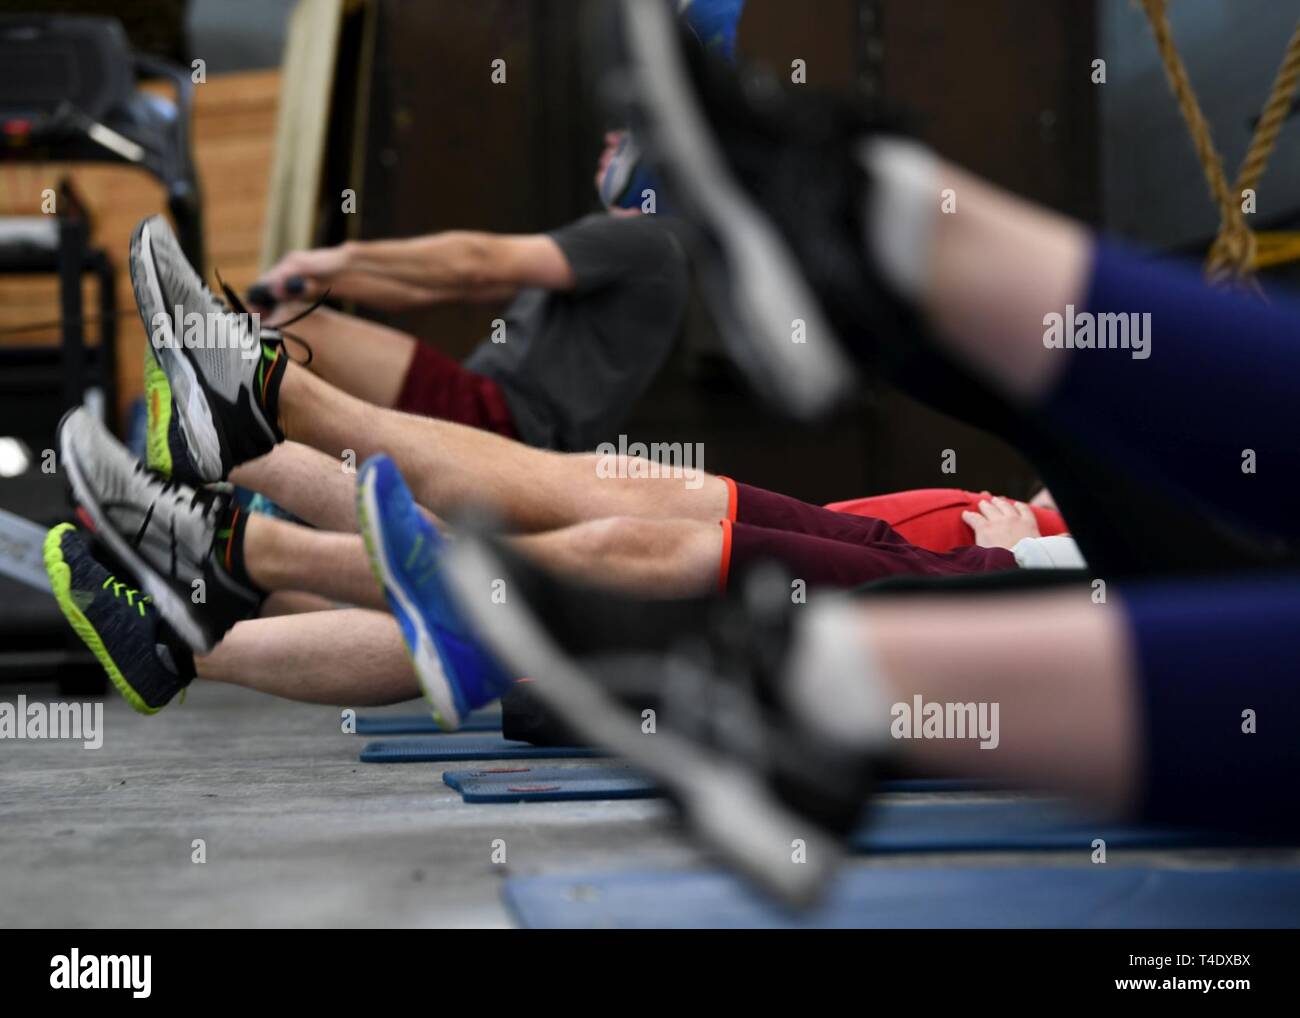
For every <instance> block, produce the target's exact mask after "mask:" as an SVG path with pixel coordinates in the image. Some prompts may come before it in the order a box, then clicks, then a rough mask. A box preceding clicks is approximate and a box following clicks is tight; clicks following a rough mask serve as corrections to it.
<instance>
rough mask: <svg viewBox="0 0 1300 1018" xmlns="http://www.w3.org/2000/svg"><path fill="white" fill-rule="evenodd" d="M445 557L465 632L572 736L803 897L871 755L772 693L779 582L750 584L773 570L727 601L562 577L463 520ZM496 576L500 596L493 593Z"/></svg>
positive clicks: (729, 856) (854, 818)
mask: <svg viewBox="0 0 1300 1018" xmlns="http://www.w3.org/2000/svg"><path fill="white" fill-rule="evenodd" d="M446 562H447V575H448V578H449V582H450V584H451V587H452V589H453V591H454V593H455V594H456V596H457V599H458V601H459V604H460V608H461V610H462V612H463V613H464V614H465V616H466V617H467V618H468V619H469V620H470V621H471V622H472V623H473V624H474V625H475V626H476V628H477V630H478V635H479V637H480V638H481V639H482V640H483V641H484V642H485V643H486V644H487V645H488V646H489V647H490V648H491V649H492V651H493V653H494V654H495V655H496V656H497V657H498V659H499V660H500V661H501V662H502V663H503V664H504V665H506V666H507V667H508V668H510V669H512V670H513V671H515V672H516V673H518V674H523V675H527V676H529V677H530V678H531V679H532V680H533V681H532V682H531V683H530V684H529V689H530V691H531V692H532V693H533V694H535V695H536V697H537V698H538V699H539V700H541V701H542V702H544V703H545V704H546V705H547V706H548V707H549V708H550V709H552V710H554V711H555V712H556V713H557V714H558V715H559V716H560V717H562V718H563V719H564V722H565V723H566V724H567V725H568V726H569V727H570V728H571V729H572V730H573V731H574V733H575V734H577V735H578V736H579V737H580V738H581V739H582V740H583V741H585V742H589V743H592V744H595V745H599V746H603V747H604V748H606V749H608V750H610V751H611V752H613V753H614V754H616V755H618V756H619V757H621V758H623V759H625V760H626V761H627V762H628V763H630V764H632V765H633V766H635V767H637V768H638V769H640V770H642V771H644V772H645V773H647V774H648V775H650V776H652V777H653V778H654V779H655V780H656V782H657V783H658V784H659V785H660V786H661V787H663V788H664V789H665V792H666V794H667V795H668V797H669V798H670V799H671V800H672V801H673V802H674V803H675V804H676V805H677V806H678V808H679V809H680V811H681V813H682V816H683V818H684V820H685V823H686V825H687V827H688V828H689V829H690V830H691V831H692V832H693V833H694V834H695V835H696V836H698V837H699V838H701V840H702V841H703V842H704V843H705V844H706V845H707V846H708V847H709V848H710V849H711V850H713V851H714V852H716V853H717V854H719V855H720V856H721V857H722V858H724V859H725V860H726V861H727V862H729V863H730V864H731V865H733V866H735V867H737V869H739V870H740V871H741V872H743V873H744V874H746V875H747V876H748V877H750V878H751V879H753V880H754V881H755V882H756V883H758V884H759V885H760V886H761V887H763V888H764V889H765V890H767V891H768V892H770V893H773V894H775V895H777V896H778V897H780V898H782V899H784V900H785V901H787V902H790V903H792V904H796V905H805V904H808V903H809V902H811V901H812V900H813V899H814V898H815V897H816V896H817V894H818V892H819V891H820V890H821V889H822V888H823V887H824V885H825V882H826V881H827V879H828V878H829V877H830V876H831V874H832V873H833V872H834V871H835V869H836V867H837V864H838V862H839V860H840V858H841V855H842V849H841V844H842V841H843V839H844V837H845V836H846V835H847V834H848V833H849V832H850V831H852V830H853V829H854V828H855V826H856V824H857V822H858V821H859V820H860V819H861V815H862V810H863V806H864V804H865V802H866V800H867V798H868V796H869V794H870V790H871V786H872V773H873V769H872V766H871V763H872V762H871V760H870V759H869V758H868V757H867V756H866V754H864V753H862V752H861V751H859V750H857V749H848V748H845V746H844V744H843V743H842V742H837V741H836V740H834V739H830V738H826V737H825V734H824V733H820V732H817V731H814V730H813V729H812V728H811V727H810V726H808V725H806V724H805V723H804V722H803V721H802V720H801V714H800V712H799V711H798V710H792V709H790V707H789V706H788V705H787V704H786V703H785V702H784V701H783V692H782V681H781V680H782V675H781V672H782V670H783V667H784V663H785V660H786V656H787V655H786V645H787V642H788V639H789V635H788V634H789V630H790V625H789V614H788V613H789V608H790V599H789V586H788V584H786V583H785V582H784V581H783V580H780V581H775V583H776V585H775V586H771V587H767V588H766V589H765V590H764V589H760V585H761V586H766V585H767V584H769V583H773V582H774V581H773V580H772V578H771V577H770V576H768V577H766V578H765V577H763V576H761V575H759V576H755V577H752V578H751V579H750V582H749V583H747V584H745V587H746V593H745V595H744V598H743V600H742V599H741V598H728V599H719V600H715V601H712V602H703V601H700V602H681V603H674V602H640V601H636V600H634V599H630V598H621V597H618V596H616V595H611V594H610V593H608V592H606V591H595V590H587V589H583V588H577V587H573V586H571V585H568V584H565V583H562V582H561V581H559V580H557V579H555V578H553V577H551V576H549V575H547V574H545V573H542V572H541V571H539V570H537V569H536V568H535V567H530V566H529V565H527V564H526V563H525V562H523V560H521V559H520V558H519V557H518V556H515V555H512V554H511V553H509V552H508V551H506V550H505V549H502V548H500V547H499V546H497V545H495V544H493V543H491V542H489V541H487V540H485V539H483V538H481V537H475V536H472V535H470V534H466V535H463V536H461V537H460V538H458V540H457V541H456V542H454V544H453V545H452V547H451V548H450V550H449V551H448V553H447V559H446ZM502 583H504V589H505V590H506V591H508V596H507V597H506V598H504V599H502V598H500V597H496V598H494V597H493V591H494V590H495V591H499V590H501V589H503V588H502V586H501V585H502ZM778 588H779V589H778ZM773 591H777V593H778V595H779V596H776V597H772V596H769V595H771V594H772V592H773ZM782 605H785V606H786V607H784V608H783V607H782ZM650 705H653V707H651V709H654V710H655V711H656V715H657V718H656V722H655V726H654V731H653V733H652V734H651V733H648V732H647V730H646V728H645V727H644V724H645V717H646V716H645V715H644V713H643V712H644V711H645V710H646V709H647V707H650ZM800 846H802V851H800Z"/></svg>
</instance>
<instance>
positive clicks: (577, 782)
mask: <svg viewBox="0 0 1300 1018" xmlns="http://www.w3.org/2000/svg"><path fill="white" fill-rule="evenodd" d="M442 780H443V781H445V782H446V783H447V784H448V785H450V786H451V787H452V788H454V789H455V790H456V791H458V792H460V794H461V798H462V799H464V800H465V802H578V801H584V800H593V799H653V798H655V797H656V796H658V795H659V794H660V792H659V789H658V788H657V787H656V786H655V785H654V783H653V782H652V781H650V780H649V779H647V778H644V777H642V776H641V775H640V774H639V773H637V772H636V771H634V770H632V769H631V768H630V767H626V766H620V765H617V764H612V765H608V766H598V767H512V768H505V769H500V768H498V769H485V770H473V771H444V772H443V775H442ZM986 787H988V786H986V785H982V784H980V783H978V782H972V781H958V780H950V779H944V778H905V779H900V780H897V781H886V782H883V783H882V784H881V786H880V789H881V791H884V792H969V791H978V790H981V789H984V788H986Z"/></svg>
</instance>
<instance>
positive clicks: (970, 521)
mask: <svg viewBox="0 0 1300 1018" xmlns="http://www.w3.org/2000/svg"><path fill="white" fill-rule="evenodd" d="M961 521H962V522H963V523H965V524H966V526H968V527H970V528H971V530H978V529H979V528H980V527H982V526H984V524H985V522H986V521H985V519H984V517H983V516H981V515H980V514H979V513H977V512H974V511H972V510H970V509H964V510H962V514H961Z"/></svg>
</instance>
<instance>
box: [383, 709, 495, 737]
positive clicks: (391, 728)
mask: <svg viewBox="0 0 1300 1018" xmlns="http://www.w3.org/2000/svg"><path fill="white" fill-rule="evenodd" d="M456 731H458V732H499V731H501V714H500V712H498V711H494V710H483V711H474V713H472V714H471V715H470V716H469V717H467V718H466V719H465V720H464V721H462V722H461V725H460V728H458V729H457V730H456ZM357 734H358V735H452V734H454V733H452V732H444V731H443V730H442V729H441V728H439V727H438V722H436V721H434V720H433V718H432V717H430V716H429V715H428V714H392V715H383V714H358V715H357Z"/></svg>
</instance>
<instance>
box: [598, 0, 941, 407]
mask: <svg viewBox="0 0 1300 1018" xmlns="http://www.w3.org/2000/svg"><path fill="white" fill-rule="evenodd" d="M617 9H618V12H619V17H618V19H617V29H616V33H615V34H616V37H617V40H618V42H617V45H616V49H617V53H616V55H615V60H616V62H617V64H618V69H619V72H620V73H619V77H618V78H617V79H616V81H615V83H614V84H615V87H613V88H611V89H610V90H609V91H610V92H611V93H612V94H613V95H614V96H615V97H616V99H618V100H626V101H627V102H629V104H630V108H629V109H628V110H627V111H626V115H627V117H628V119H629V120H630V122H631V123H632V124H633V126H634V128H635V129H636V130H637V131H638V136H639V137H641V138H642V140H643V142H644V143H645V145H646V149H647V152H648V154H649V156H650V158H652V159H654V160H655V161H657V163H658V164H659V166H660V168H661V171H662V174H663V176H664V178H665V181H666V186H667V187H668V189H669V190H670V192H671V196H672V199H673V202H674V205H675V206H678V205H679V206H680V207H681V208H682V209H683V211H684V212H685V213H686V214H687V218H689V219H690V220H691V221H692V222H693V223H694V225H695V226H696V227H697V228H698V229H699V230H700V232H701V234H702V237H701V245H700V247H701V248H702V252H701V253H702V255H703V267H704V269H705V272H704V277H703V281H704V283H705V286H706V292H707V296H708V298H709V302H710V305H711V306H712V307H713V309H714V311H715V313H716V314H717V315H718V317H719V319H720V325H721V327H722V330H723V333H724V335H725V336H726V337H727V338H728V342H729V349H730V350H731V351H732V354H733V356H735V357H736V359H737V360H738V361H739V363H740V364H741V366H742V367H743V368H745V369H746V370H747V372H748V373H749V374H750V376H751V379H752V380H753V381H754V383H755V384H756V385H757V386H758V387H759V389H760V390H761V391H763V392H765V393H766V394H768V395H769V396H771V397H772V398H774V399H775V401H776V402H777V403H778V404H779V405H780V406H782V407H783V408H784V409H785V410H787V411H789V412H791V413H793V414H794V415H796V416H799V417H811V416H815V415H818V414H820V413H823V412H824V411H826V410H827V409H828V408H829V407H831V406H832V405H833V404H834V403H835V402H837V401H838V400H839V399H840V398H842V397H843V396H845V395H846V394H847V393H849V392H850V391H851V390H852V389H853V388H854V379H855V372H854V371H853V370H852V366H851V361H853V360H859V361H866V362H867V363H868V365H872V364H873V363H874V359H875V356H876V354H877V352H878V346H879V344H878V342H877V340H878V339H888V338H892V337H893V336H896V335H902V336H904V337H908V338H909V339H910V337H911V335H912V334H914V333H915V332H917V331H919V329H920V325H919V322H918V318H917V315H916V313H915V311H914V309H912V308H911V306H910V305H909V304H908V303H907V302H905V301H903V300H901V299H899V298H898V296H897V295H896V294H895V293H894V292H893V291H892V290H891V289H890V288H889V287H888V286H887V285H886V283H885V281H884V280H883V277H882V276H881V274H880V272H879V271H877V267H876V266H875V265H874V264H873V261H874V260H873V258H872V256H871V254H870V252H869V251H868V249H867V245H866V241H865V239H864V238H865V231H864V226H865V224H866V222H867V212H868V209H869V202H870V196H871V193H872V181H871V179H870V176H869V175H868V173H867V172H866V171H865V170H864V168H863V157H862V147H863V145H864V143H865V142H867V141H868V140H869V139H872V138H879V137H881V136H884V135H889V134H894V133H896V132H897V127H896V124H895V123H894V122H893V121H892V120H890V119H887V118H885V117H881V116H875V115H869V114H867V113H865V112H863V111H861V110H859V109H857V108H855V107H853V106H852V105H850V104H849V103H847V102H844V101H840V100H838V99H836V98H834V97H831V96H827V95H824V94H819V93H817V92H815V91H812V90H808V89H806V88H804V87H800V88H798V89H790V88H785V87H783V86H781V85H780V84H779V83H778V82H777V81H776V80H775V79H774V78H769V77H761V76H759V75H757V74H756V73H754V72H753V71H746V70H743V69H742V70H741V72H740V73H739V75H738V74H737V72H736V71H735V70H733V69H732V68H731V67H730V66H728V65H727V64H726V63H725V62H723V61H721V60H720V59H718V58H716V57H713V56H710V55H708V54H707V53H706V52H705V51H704V49H703V47H701V46H700V45H699V44H698V41H697V40H695V39H694V37H693V36H692V35H691V33H690V32H689V31H686V30H685V29H683V28H682V27H681V26H680V25H679V24H678V23H677V19H675V18H674V17H673V14H672V12H671V10H670V9H669V8H668V5H667V4H665V3H659V2H653V0H623V2H622V3H621V4H620V5H619V6H618V8H617Z"/></svg>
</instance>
